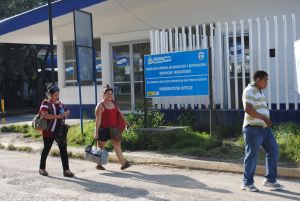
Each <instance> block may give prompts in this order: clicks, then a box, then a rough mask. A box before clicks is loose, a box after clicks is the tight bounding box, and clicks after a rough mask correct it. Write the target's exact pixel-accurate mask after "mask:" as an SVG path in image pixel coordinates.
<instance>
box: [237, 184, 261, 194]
mask: <svg viewBox="0 0 300 201" xmlns="http://www.w3.org/2000/svg"><path fill="white" fill-rule="evenodd" d="M241 189H242V190H244V191H248V192H258V191H259V190H258V188H256V186H254V184H252V185H248V186H247V185H245V184H242V186H241Z"/></svg>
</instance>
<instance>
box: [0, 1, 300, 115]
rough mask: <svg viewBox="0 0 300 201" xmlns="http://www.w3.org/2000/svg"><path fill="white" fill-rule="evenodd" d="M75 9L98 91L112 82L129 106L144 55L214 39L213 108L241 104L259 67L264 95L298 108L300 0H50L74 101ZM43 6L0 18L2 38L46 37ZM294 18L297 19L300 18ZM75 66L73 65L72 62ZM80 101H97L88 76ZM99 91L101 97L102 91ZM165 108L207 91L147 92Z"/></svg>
mask: <svg viewBox="0 0 300 201" xmlns="http://www.w3.org/2000/svg"><path fill="white" fill-rule="evenodd" d="M74 9H81V10H84V11H87V12H90V13H92V14H93V29H94V33H93V34H94V47H95V49H96V52H97V58H96V59H97V64H98V71H97V80H98V84H99V86H98V94H101V90H102V86H101V85H102V84H103V85H105V84H110V85H112V86H114V89H115V99H116V101H117V102H118V103H119V104H120V106H121V107H122V108H124V109H127V110H135V109H137V108H139V107H140V106H142V104H143V95H144V92H143V83H142V82H143V66H142V59H143V55H146V54H150V53H153V54H154V53H155V54H156V53H164V52H173V51H184V50H192V49H201V48H206V47H212V49H213V83H214V85H213V88H214V97H215V100H214V101H215V104H216V108H218V109H224V110H238V109H241V108H242V105H241V93H242V89H243V88H244V87H245V86H246V85H247V83H249V80H250V77H251V75H252V74H253V72H254V71H255V70H257V69H263V70H266V71H267V72H268V73H269V74H270V79H269V80H270V85H269V87H268V88H267V90H266V93H265V94H266V97H267V100H268V103H269V106H270V108H272V109H274V110H279V109H284V110H295V109H296V110H297V109H298V102H300V97H299V96H298V94H297V93H296V80H295V79H296V78H295V77H296V76H295V71H294V59H293V42H294V41H295V40H296V39H299V38H300V26H299V22H300V1H299V0H285V1H283V0H264V1H259V0H222V1H220V0H210V1H205V0H185V1H182V0H151V1H150V0H107V1H103V0H73V1H71V0H63V1H57V2H55V3H53V15H54V17H55V18H54V19H53V24H54V40H55V44H56V45H57V59H58V85H59V87H60V88H61V99H62V100H63V102H64V103H66V104H69V105H71V106H73V107H74V108H76V107H77V106H78V104H79V98H78V87H77V83H76V65H75V63H76V60H75V54H74V50H75V47H74V24H73V13H72V11H73V10H74ZM47 16H48V13H47V7H46V6H44V7H40V8H37V9H34V10H31V11H29V12H26V13H22V14H20V15H17V16H14V17H11V18H8V19H6V20H3V21H1V22H0V43H30V44H47V43H49V36H48V21H47ZM297 19H299V20H297ZM74 67H75V69H74ZM84 85H85V86H83V87H82V97H83V104H84V105H85V107H86V108H88V109H87V111H92V107H94V104H95V97H94V96H95V94H94V87H93V86H92V83H84ZM100 96H101V95H99V97H98V100H99V99H100V98H101V97H100ZM152 103H153V104H157V105H158V106H159V107H163V108H174V106H175V104H176V105H177V107H188V106H189V105H190V106H191V107H192V108H199V107H201V105H202V107H203V106H205V105H206V106H207V104H208V100H207V98H205V97H181V98H180V97H175V98H162V99H154V100H152Z"/></svg>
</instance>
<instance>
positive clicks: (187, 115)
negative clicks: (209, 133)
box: [176, 109, 195, 126]
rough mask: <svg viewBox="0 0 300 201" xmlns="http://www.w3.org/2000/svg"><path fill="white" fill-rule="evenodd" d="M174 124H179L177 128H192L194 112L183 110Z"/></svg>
mask: <svg viewBox="0 0 300 201" xmlns="http://www.w3.org/2000/svg"><path fill="white" fill-rule="evenodd" d="M176 122H177V123H179V126H193V124H194V123H195V117H194V111H193V110H192V109H187V110H183V112H182V113H181V115H179V117H178V118H177V121H176ZM177 125H178V124H177Z"/></svg>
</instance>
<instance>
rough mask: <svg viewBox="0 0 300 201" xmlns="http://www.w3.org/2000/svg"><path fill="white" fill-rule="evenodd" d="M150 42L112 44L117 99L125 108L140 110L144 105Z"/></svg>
mask: <svg viewBox="0 0 300 201" xmlns="http://www.w3.org/2000/svg"><path fill="white" fill-rule="evenodd" d="M147 54H150V42H148V41H145V42H131V43H123V44H114V45H113V46H112V65H113V83H114V95H115V101H116V102H117V103H118V105H119V107H120V108H121V109H123V110H132V111H135V110H140V109H142V108H143V105H144V81H143V80H144V55H147Z"/></svg>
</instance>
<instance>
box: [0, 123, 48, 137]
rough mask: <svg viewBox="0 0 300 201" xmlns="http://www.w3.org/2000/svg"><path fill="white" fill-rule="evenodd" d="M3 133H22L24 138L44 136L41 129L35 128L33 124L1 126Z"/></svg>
mask: <svg viewBox="0 0 300 201" xmlns="http://www.w3.org/2000/svg"><path fill="white" fill-rule="evenodd" d="M0 132H2V133H11V132H14V133H22V134H23V137H24V138H34V139H40V138H41V137H42V135H41V133H40V131H37V130H35V129H33V128H32V127H31V126H29V125H27V124H25V125H9V126H3V127H1V128H0Z"/></svg>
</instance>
